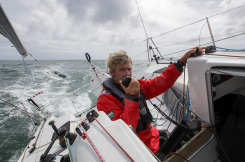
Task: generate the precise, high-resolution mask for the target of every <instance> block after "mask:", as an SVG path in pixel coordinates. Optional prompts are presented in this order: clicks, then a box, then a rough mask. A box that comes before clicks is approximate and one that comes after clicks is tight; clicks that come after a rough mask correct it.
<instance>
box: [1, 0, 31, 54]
mask: <svg viewBox="0 0 245 162" xmlns="http://www.w3.org/2000/svg"><path fill="white" fill-rule="evenodd" d="M0 33H1V34H2V35H3V36H4V37H6V38H7V39H9V41H10V42H11V43H12V44H13V45H14V47H15V48H16V49H17V51H18V52H19V53H20V54H21V55H22V56H23V57H26V56H27V55H28V53H27V51H26V49H25V47H24V46H23V45H22V43H21V41H20V39H19V37H18V36H17V34H16V33H15V30H14V28H13V27H12V25H11V23H10V21H9V20H8V17H7V15H6V14H5V12H4V10H3V7H2V4H1V3H0Z"/></svg>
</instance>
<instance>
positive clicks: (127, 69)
mask: <svg viewBox="0 0 245 162" xmlns="http://www.w3.org/2000/svg"><path fill="white" fill-rule="evenodd" d="M111 76H112V78H113V81H114V83H116V84H118V85H120V83H119V81H120V80H123V78H124V77H125V76H130V77H131V76H132V64H131V62H130V61H128V62H127V63H126V64H124V65H117V67H116V70H115V71H114V72H111Z"/></svg>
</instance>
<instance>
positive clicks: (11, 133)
mask: <svg viewBox="0 0 245 162" xmlns="http://www.w3.org/2000/svg"><path fill="white" fill-rule="evenodd" d="M92 62H93V64H94V65H95V66H97V67H98V68H99V69H100V70H101V71H104V72H106V61H105V60H95V61H92ZM25 67H26V68H25ZM146 68H147V61H142V60H140V61H139V60H136V61H134V62H133V76H134V77H135V78H141V77H142V76H144V70H145V69H146ZM54 71H57V72H58V73H59V74H63V75H66V78H65V79H64V78H61V77H59V76H57V75H56V74H55V73H54ZM93 76H94V72H93V70H92V69H91V65H90V64H89V63H88V62H87V61H85V60H82V61H40V63H39V62H36V61H25V66H24V63H23V61H5V60H0V87H1V89H0V99H1V100H0V130H1V131H0V161H1V162H2V161H17V160H18V158H19V156H20V155H21V153H22V151H23V150H24V148H25V147H26V145H27V144H28V142H29V141H30V137H31V136H32V134H33V129H34V126H33V124H32V122H31V120H30V119H29V118H28V117H27V116H26V115H23V113H21V112H20V111H19V110H18V109H17V108H15V107H14V106H12V105H9V104H13V105H15V106H17V107H18V108H22V109H26V110H27V111H28V112H38V111H37V109H36V108H35V107H34V106H32V105H31V104H29V103H28V102H27V99H29V98H31V97H32V98H33V99H34V101H35V102H36V103H37V104H38V105H39V106H41V107H43V111H44V112H45V113H50V114H52V115H54V116H57V117H58V116H61V115H64V114H68V113H72V114H75V113H77V112H79V111H81V110H83V109H84V108H88V107H91V106H93V105H95V104H96V100H97V99H96V98H95V97H94V96H93V95H90V94H89V93H88V91H89V89H90V87H89V84H88V83H89V81H90V80H91V78H92V77H93ZM81 87H82V88H81ZM33 96H35V97H33ZM6 102H7V103H9V104H7V103H6Z"/></svg>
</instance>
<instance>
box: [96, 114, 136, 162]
mask: <svg viewBox="0 0 245 162" xmlns="http://www.w3.org/2000/svg"><path fill="white" fill-rule="evenodd" d="M93 118H94V120H96V122H97V123H98V124H99V125H100V126H101V128H103V129H104V131H105V132H106V133H107V135H109V136H110V137H111V139H112V140H113V141H114V142H115V143H116V144H117V146H118V147H120V148H121V150H122V151H123V152H124V153H125V154H126V155H127V156H128V158H129V159H130V160H131V161H134V159H133V158H132V157H131V156H130V155H129V154H128V153H127V152H126V151H125V150H124V149H123V148H122V146H121V145H120V144H119V143H118V142H117V141H116V140H115V139H114V138H113V137H112V135H111V134H110V133H109V132H108V131H107V130H106V129H105V128H104V127H103V125H102V124H101V123H100V122H99V121H98V120H97V119H96V118H95V117H94V116H93Z"/></svg>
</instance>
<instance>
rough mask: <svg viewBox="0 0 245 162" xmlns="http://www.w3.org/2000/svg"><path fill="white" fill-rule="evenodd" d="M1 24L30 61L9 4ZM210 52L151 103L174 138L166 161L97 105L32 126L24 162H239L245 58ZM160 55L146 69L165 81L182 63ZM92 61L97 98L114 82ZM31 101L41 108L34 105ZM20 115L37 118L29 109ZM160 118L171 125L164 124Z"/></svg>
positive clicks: (238, 53)
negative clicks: (9, 15)
mask: <svg viewBox="0 0 245 162" xmlns="http://www.w3.org/2000/svg"><path fill="white" fill-rule="evenodd" d="M0 18H1V19H0V20H1V25H0V26H1V34H2V35H4V36H5V37H6V38H8V39H9V40H10V41H11V43H12V44H13V45H14V47H16V49H17V51H18V52H19V53H20V54H21V55H22V56H23V57H26V56H28V55H29V53H28V52H27V50H26V49H25V48H24V46H23V45H22V43H21V41H20V39H19V38H18V36H17V34H16V33H15V31H14V29H13V27H12V25H11V23H10V21H9V20H8V18H7V16H6V14H5V12H4V10H3V8H2V6H1V12H0ZM209 49H210V50H209V51H206V53H205V55H202V56H198V57H192V58H189V59H188V63H187V67H186V69H185V72H184V73H183V74H182V75H181V76H180V78H179V79H178V80H177V81H176V83H175V84H174V85H173V87H172V88H170V89H169V90H168V91H166V92H165V93H163V94H161V95H159V96H157V97H156V98H154V99H151V100H148V101H147V104H148V106H149V109H150V110H152V111H151V113H152V114H153V117H154V118H156V120H154V121H153V122H152V125H153V126H155V127H156V128H157V129H159V130H160V129H167V130H168V131H169V132H170V135H169V138H168V139H167V140H166V141H165V142H164V143H163V145H161V146H160V147H161V149H162V150H163V152H161V153H159V154H158V155H155V154H153V153H152V152H151V151H150V150H149V149H148V148H147V147H146V146H145V145H144V143H143V142H142V141H141V140H140V139H139V138H138V137H137V135H136V134H135V132H134V130H133V129H132V128H131V127H130V126H129V125H126V124H125V123H124V122H123V121H122V120H117V121H111V119H110V115H108V114H105V113H104V112H100V111H97V109H96V106H95V107H91V108H88V109H85V110H83V111H81V112H79V113H77V114H75V115H73V114H70V115H64V116H60V117H55V116H53V115H52V114H47V117H48V118H42V120H41V121H39V122H37V121H35V120H32V121H33V123H35V124H36V125H37V127H36V130H35V132H34V134H33V135H32V138H31V139H30V142H29V143H28V144H27V146H26V148H24V150H23V152H22V154H21V156H20V157H19V159H18V161H19V162H33V161H45V162H46V161H71V162H75V161H79V162H80V161H162V160H164V161H171V162H172V161H193V162H195V161H198V162H200V161H239V160H240V159H241V158H242V157H243V146H244V142H245V141H244V135H245V131H244V130H245V129H244V124H245V120H244V118H245V117H244V116H245V110H244V104H245V103H244V101H245V100H244V95H245V92H244V90H245V89H244V88H245V87H244V85H245V84H244V83H245V71H244V69H245V56H244V54H245V52H244V51H243V50H238V51H234V50H228V52H217V51H216V47H215V46H211V47H209ZM153 50H154V49H153V48H149V51H153ZM152 56H153V57H152V59H151V65H149V67H148V69H147V70H146V73H150V74H151V77H155V76H157V75H160V73H161V72H162V71H163V70H164V69H166V67H167V66H168V65H169V64H171V63H173V61H174V60H172V59H169V60H166V59H164V60H163V59H161V57H157V56H156V55H155V56H154V55H152ZM86 58H87V60H88V62H89V63H90V64H91V67H92V69H93V70H94V72H95V76H94V77H93V78H92V79H91V82H90V86H91V91H90V92H91V93H93V94H94V95H95V96H98V95H99V94H100V92H101V90H102V88H103V87H102V83H103V81H104V80H105V79H106V78H108V77H109V76H108V74H107V73H106V72H101V71H100V70H99V69H98V68H97V67H96V66H95V65H94V64H93V62H92V60H91V57H90V55H89V54H86ZM55 74H56V75H59V76H60V77H63V78H65V77H66V76H65V75H62V74H59V73H58V72H56V73H55ZM146 79H147V78H146ZM29 102H30V103H31V104H32V105H33V106H34V107H36V108H39V106H38V104H37V103H36V102H35V101H34V100H33V99H31V98H30V99H29ZM12 106H13V107H14V105H12ZM20 111H22V112H23V113H24V114H26V115H27V116H29V117H30V118H31V119H32V117H33V116H31V114H30V113H29V112H28V111H26V110H23V109H21V110H20ZM159 115H160V116H161V117H164V118H165V119H167V120H165V122H162V121H161V119H159V118H158V116H159Z"/></svg>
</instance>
